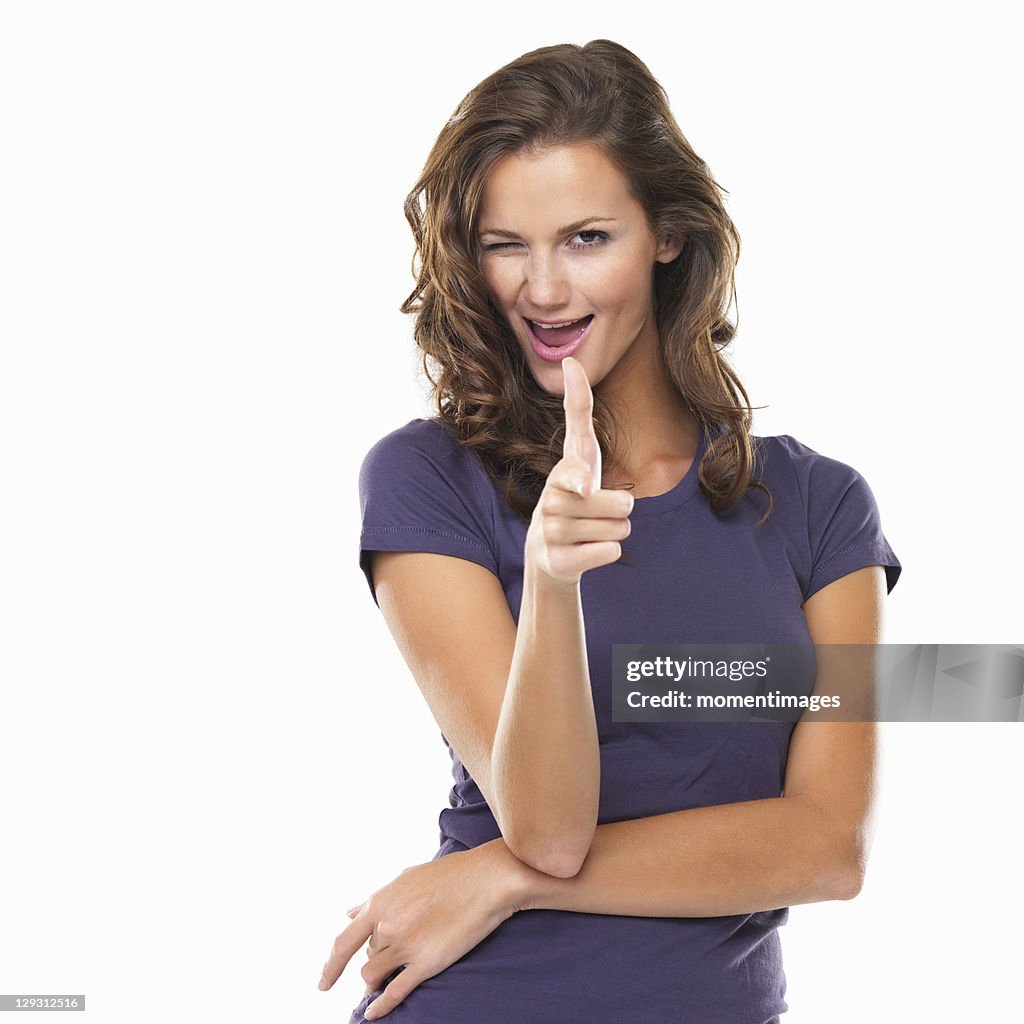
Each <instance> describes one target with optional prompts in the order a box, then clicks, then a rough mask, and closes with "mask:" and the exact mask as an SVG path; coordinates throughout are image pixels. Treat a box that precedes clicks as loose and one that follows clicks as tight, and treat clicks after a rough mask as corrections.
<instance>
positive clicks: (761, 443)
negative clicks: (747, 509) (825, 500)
mask: <svg viewBox="0 0 1024 1024" xmlns="http://www.w3.org/2000/svg"><path fill="white" fill-rule="evenodd" d="M751 440H752V442H753V443H754V445H755V449H756V450H757V452H758V467H757V468H758V471H759V472H760V474H761V477H762V479H763V480H764V482H765V483H766V484H767V486H768V488H769V489H770V490H771V489H772V487H773V485H774V487H776V488H779V489H781V490H783V491H786V490H787V489H788V490H789V491H792V492H795V493H797V494H799V496H800V499H801V501H802V503H803V504H804V506H805V507H810V506H811V505H813V504H816V503H817V502H818V501H819V500H820V499H821V498H822V497H832V498H841V497H842V496H843V495H844V494H845V492H846V491H847V490H849V489H850V488H852V487H860V488H864V489H867V490H869V491H870V488H868V485H867V482H866V481H865V480H864V477H863V476H862V475H861V474H860V472H859V471H858V470H857V469H855V468H854V467H853V466H851V465H849V464H848V463H846V462H843V461H841V460H840V459H835V458H831V457H829V456H827V455H822V454H821V453H820V452H818V451H816V450H815V449H814V448H811V447H810V446H809V445H806V444H804V443H803V442H802V441H798V440H797V439H796V438H795V437H793V436H792V435H791V434H777V435H774V436H771V437H759V436H752V438H751Z"/></svg>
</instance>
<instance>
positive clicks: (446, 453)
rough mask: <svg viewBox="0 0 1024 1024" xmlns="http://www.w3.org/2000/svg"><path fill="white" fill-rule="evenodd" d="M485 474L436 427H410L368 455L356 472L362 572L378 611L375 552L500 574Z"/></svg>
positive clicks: (419, 423) (414, 423)
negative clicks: (429, 556)
mask: <svg viewBox="0 0 1024 1024" xmlns="http://www.w3.org/2000/svg"><path fill="white" fill-rule="evenodd" d="M483 472H484V470H483V467H482V465H480V464H479V463H478V462H477V461H476V460H475V457H474V455H473V453H472V452H471V451H470V450H468V449H466V448H463V447H462V446H461V445H460V444H459V443H458V441H456V440H455V439H454V438H453V437H452V436H451V435H450V434H448V433H447V431H446V430H445V429H444V427H443V426H441V424H440V423H437V422H436V421H433V420H426V419H419V420H413V421H412V422H410V423H408V424H406V426H404V427H400V428H399V429H398V430H395V431H392V432H391V433H390V434H388V435H386V436H385V437H383V438H381V439H380V440H379V441H378V442H377V443H376V444H374V445H373V447H372V448H371V449H370V450H369V451H368V452H367V454H366V456H365V458H364V459H363V462H362V466H361V467H360V470H359V503H360V507H361V510H362V528H361V532H360V537H359V567H360V568H361V569H362V570H363V574H364V576H365V577H366V582H367V584H368V585H369V587H370V594H371V596H372V597H373V600H374V603H377V593H376V589H375V587H374V584H373V578H372V575H371V573H370V559H369V552H371V551H430V552H434V553H436V554H441V555H454V556H455V557H458V558H465V559H468V560H469V561H471V562H476V563H477V564H478V565H482V566H483V567H484V568H485V569H489V570H490V571H491V572H493V573H494V574H495V575H497V574H498V565H497V558H496V556H495V552H494V548H493V537H494V530H493V521H494V520H493V510H492V509H491V507H490V504H489V502H488V501H487V499H486V495H485V494H484V493H483V488H482V486H481V480H480V479H479V475H480V474H481V473H483Z"/></svg>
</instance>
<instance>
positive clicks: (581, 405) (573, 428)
mask: <svg viewBox="0 0 1024 1024" xmlns="http://www.w3.org/2000/svg"><path fill="white" fill-rule="evenodd" d="M570 363H571V364H572V365H571V366H570V365H569V364H570ZM562 367H563V369H562V379H563V380H564V382H565V397H564V398H563V400H562V405H563V407H564V408H565V441H564V443H563V445H562V455H563V457H565V456H567V455H575V456H577V457H579V458H581V459H582V460H583V461H584V462H585V463H586V464H587V466H588V467H589V468H590V473H591V478H592V480H591V485H590V487H589V489H586V493H587V494H589V493H592V492H593V491H597V490H600V489H601V446H600V445H599V444H598V442H597V434H596V433H595V432H594V393H593V391H591V389H590V381H589V380H588V379H587V371H586V370H584V369H583V364H582V363H580V362H579V361H578V360H576V359H574V358H573V357H572V356H566V358H565V359H563V360H562Z"/></svg>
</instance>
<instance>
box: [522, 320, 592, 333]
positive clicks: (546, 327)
mask: <svg viewBox="0 0 1024 1024" xmlns="http://www.w3.org/2000/svg"><path fill="white" fill-rule="evenodd" d="M582 319H583V317H580V318H579V320H566V321H565V323H564V324H539V323H537V321H536V320H531V321H530V323H531V324H533V326H534V327H540V328H541V329H542V330H545V331H550V330H553V329H554V328H556V327H568V326H569V325H570V324H578V323H579V322H580V320H582Z"/></svg>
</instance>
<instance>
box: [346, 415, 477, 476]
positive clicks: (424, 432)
mask: <svg viewBox="0 0 1024 1024" xmlns="http://www.w3.org/2000/svg"><path fill="white" fill-rule="evenodd" d="M475 464H478V460H477V459H476V458H475V456H474V455H473V453H472V451H470V449H468V448H466V447H464V446H463V445H461V444H460V443H459V442H458V440H457V439H456V438H455V437H453V436H452V434H451V433H450V432H449V431H448V430H447V429H446V428H445V427H444V426H443V424H442V423H441V422H440V421H439V420H436V419H415V420H410V421H409V422H408V423H406V424H405V425H404V426H401V427H397V428H396V429H395V430H392V431H391V432H390V433H388V434H385V435H384V436H383V437H382V438H380V440H378V441H376V442H374V444H373V445H372V446H371V447H370V449H369V451H367V453H366V455H365V456H364V457H363V465H362V472H363V473H365V472H367V471H369V470H373V471H375V472H380V471H387V470H392V471H394V472H419V473H421V474H422V473H424V472H429V471H430V470H431V469H433V470H434V471H438V472H441V473H451V472H456V473H462V474H466V473H472V471H473V469H474V466H475ZM481 468H482V467H481Z"/></svg>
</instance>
